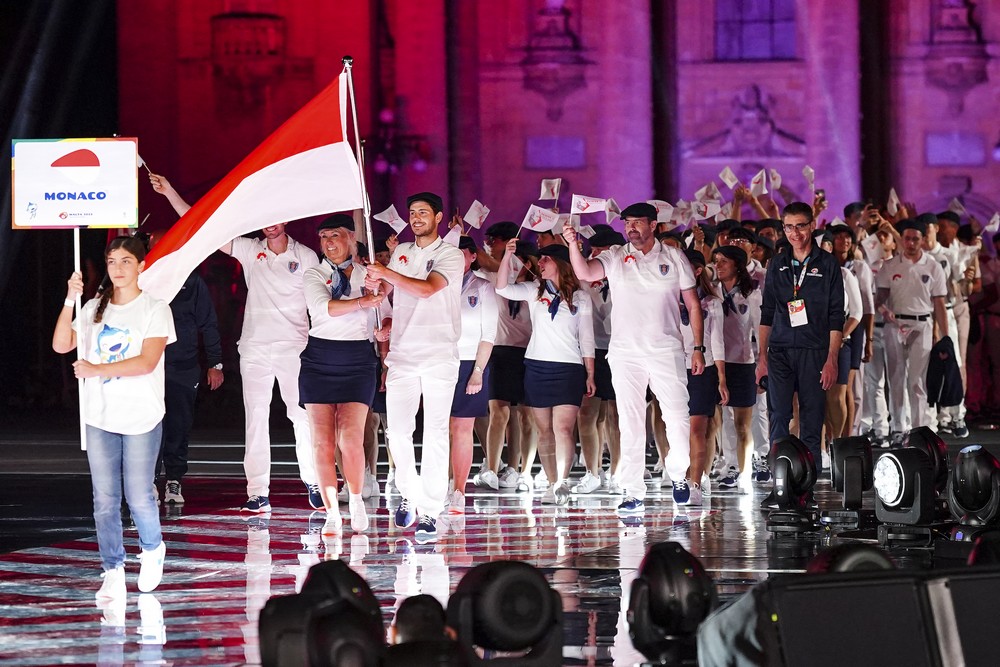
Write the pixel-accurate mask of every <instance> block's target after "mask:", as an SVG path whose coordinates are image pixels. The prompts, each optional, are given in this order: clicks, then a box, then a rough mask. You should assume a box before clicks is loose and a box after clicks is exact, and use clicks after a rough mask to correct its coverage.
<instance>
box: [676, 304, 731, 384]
mask: <svg viewBox="0 0 1000 667" xmlns="http://www.w3.org/2000/svg"><path fill="white" fill-rule="evenodd" d="M701 313H702V317H703V318H704V320H703V321H704V325H703V326H704V338H705V353H704V354H705V367H706V368H707V367H708V366H710V365H712V364H714V363H715V362H716V361H723V360H724V359H725V356H726V341H725V337H724V336H723V331H722V319H723V313H722V299H720V298H719V297H718V296H710V295H706V296H703V297H702V298H701ZM681 335H682V336H683V337H684V350H685V352H684V357H685V359H686V363H687V368H688V370H691V353H692V352H693V351H694V332H693V331H691V321H690V320H688V323H687V324H684V321H683V319H682V320H681Z"/></svg>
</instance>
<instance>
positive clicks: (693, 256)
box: [684, 248, 705, 266]
mask: <svg viewBox="0 0 1000 667" xmlns="http://www.w3.org/2000/svg"><path fill="white" fill-rule="evenodd" d="M684 256H685V257H687V258H688V261H689V262H691V265H692V266H705V256H704V255H703V254H701V253H700V252H699V251H697V250H691V249H690V248H688V249H687V250H685V251H684Z"/></svg>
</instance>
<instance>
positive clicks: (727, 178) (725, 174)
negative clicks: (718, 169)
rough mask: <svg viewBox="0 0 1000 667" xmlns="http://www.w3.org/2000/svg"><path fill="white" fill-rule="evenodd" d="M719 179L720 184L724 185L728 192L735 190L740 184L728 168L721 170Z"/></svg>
mask: <svg viewBox="0 0 1000 667" xmlns="http://www.w3.org/2000/svg"><path fill="white" fill-rule="evenodd" d="M719 178H721V179H722V182H723V183H725V184H726V186H727V187H728V188H729V189H730V190H732V189H733V188H735V187H736V186H737V185H739V183H740V179H738V178H736V174H734V173H733V170H732V169H730V168H729V167H726V168H725V169H723V170H722V173H720V174H719Z"/></svg>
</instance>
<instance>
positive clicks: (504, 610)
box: [448, 561, 563, 667]
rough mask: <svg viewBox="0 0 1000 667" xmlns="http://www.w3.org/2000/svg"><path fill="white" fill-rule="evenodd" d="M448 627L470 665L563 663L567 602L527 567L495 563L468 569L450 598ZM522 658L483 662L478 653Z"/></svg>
mask: <svg viewBox="0 0 1000 667" xmlns="http://www.w3.org/2000/svg"><path fill="white" fill-rule="evenodd" d="M448 625H449V627H451V628H452V629H453V630H455V632H456V633H457V635H458V637H457V639H458V643H459V645H460V646H461V649H462V651H463V653H464V654H465V659H466V661H467V663H468V664H469V665H520V666H523V667H534V666H536V665H558V664H562V644H563V618H562V598H561V597H559V594H558V593H557V592H555V591H554V590H552V588H551V587H550V586H549V584H548V582H547V581H546V580H545V577H544V576H543V575H542V573H541V572H540V571H539V570H538V569H537V568H535V567H532V566H531V565H529V564H528V563H522V562H519V561H494V562H491V563H484V564H483V565H478V566H476V567H474V568H472V569H471V570H469V571H468V572H467V573H466V575H465V576H464V577H462V580H461V581H460V582H458V586H456V587H455V592H454V593H453V594H452V596H451V597H450V598H449V599H448ZM477 647H478V648H481V649H483V650H484V653H485V654H486V655H488V654H489V653H490V652H492V651H501V652H504V653H507V654H512V653H516V654H519V655H517V656H516V657H494V658H486V657H480V656H479V655H477V653H476V648H477Z"/></svg>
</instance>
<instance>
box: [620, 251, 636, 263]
mask: <svg viewBox="0 0 1000 667" xmlns="http://www.w3.org/2000/svg"><path fill="white" fill-rule="evenodd" d="M622 261H623V262H625V263H626V264H628V263H629V262H632V263H633V264H635V255H633V254H631V253H630V254H628V255H625V259H623V260H622Z"/></svg>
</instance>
